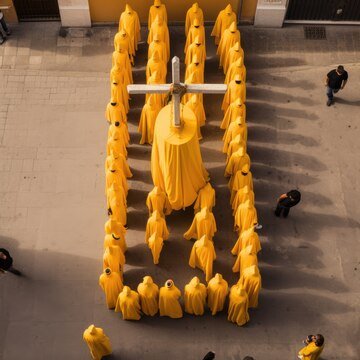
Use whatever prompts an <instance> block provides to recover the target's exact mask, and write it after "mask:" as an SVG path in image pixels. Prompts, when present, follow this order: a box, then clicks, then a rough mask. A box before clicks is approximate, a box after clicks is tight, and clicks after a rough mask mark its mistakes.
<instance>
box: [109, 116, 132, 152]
mask: <svg viewBox="0 0 360 360" xmlns="http://www.w3.org/2000/svg"><path fill="white" fill-rule="evenodd" d="M108 139H109V140H110V139H112V140H120V141H122V142H123V143H124V144H125V146H128V145H129V142H130V135H129V131H128V127H127V123H124V122H123V123H121V122H119V121H115V123H114V124H110V126H109V130H108ZM108 152H109V155H110V153H111V152H110V151H108Z"/></svg>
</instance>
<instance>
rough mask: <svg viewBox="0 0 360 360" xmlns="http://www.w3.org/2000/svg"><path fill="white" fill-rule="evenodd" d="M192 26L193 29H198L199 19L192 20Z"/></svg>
mask: <svg viewBox="0 0 360 360" xmlns="http://www.w3.org/2000/svg"><path fill="white" fill-rule="evenodd" d="M193 26H195V27H199V26H200V21H199V19H198V18H197V17H196V18H195V19H194V21H193Z"/></svg>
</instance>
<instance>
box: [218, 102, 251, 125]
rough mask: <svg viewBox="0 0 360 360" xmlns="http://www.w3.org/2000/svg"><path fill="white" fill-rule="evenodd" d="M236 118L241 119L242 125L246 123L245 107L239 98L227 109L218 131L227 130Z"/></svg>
mask: <svg viewBox="0 0 360 360" xmlns="http://www.w3.org/2000/svg"><path fill="white" fill-rule="evenodd" d="M238 117H241V118H242V119H243V122H244V124H245V123H246V106H245V104H243V102H242V101H241V99H240V98H237V99H236V100H235V101H234V102H232V103H231V104H230V105H229V107H228V108H227V110H226V112H225V115H224V118H223V120H222V122H221V125H220V129H227V128H228V127H229V126H230V124H231V123H232V122H233V121H235V120H236V119H237V118H238Z"/></svg>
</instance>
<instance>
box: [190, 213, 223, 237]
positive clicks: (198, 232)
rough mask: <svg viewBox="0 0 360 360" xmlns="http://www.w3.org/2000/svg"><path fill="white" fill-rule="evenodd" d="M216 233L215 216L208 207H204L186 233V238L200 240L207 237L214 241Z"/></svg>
mask: <svg viewBox="0 0 360 360" xmlns="http://www.w3.org/2000/svg"><path fill="white" fill-rule="evenodd" d="M216 231H217V228H216V221H215V217H214V214H213V213H212V212H211V211H209V209H208V208H207V207H204V208H202V209H201V210H200V211H199V212H198V213H196V214H195V216H194V219H193V222H192V223H191V225H190V227H189V229H188V231H186V233H184V238H185V239H186V240H190V239H200V238H201V237H202V236H204V235H206V236H207V237H208V238H209V239H210V240H212V238H213V237H214V235H215V233H216Z"/></svg>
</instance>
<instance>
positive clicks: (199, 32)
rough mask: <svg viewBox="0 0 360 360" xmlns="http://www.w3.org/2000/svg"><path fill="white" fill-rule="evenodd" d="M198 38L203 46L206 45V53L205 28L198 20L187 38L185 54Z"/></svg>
mask: <svg viewBox="0 0 360 360" xmlns="http://www.w3.org/2000/svg"><path fill="white" fill-rule="evenodd" d="M196 37H199V40H200V41H201V43H202V44H204V48H205V51H206V45H205V39H206V38H205V28H204V26H203V25H200V23H199V21H198V20H197V19H195V20H194V22H193V24H192V25H191V27H190V29H189V32H188V34H187V36H186V42H185V48H184V54H186V52H187V50H188V48H189V46H190V45H191V44H192V43H193V42H194V41H195V39H196Z"/></svg>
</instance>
